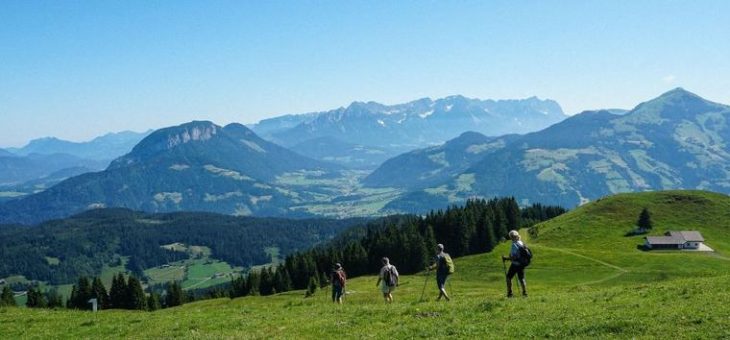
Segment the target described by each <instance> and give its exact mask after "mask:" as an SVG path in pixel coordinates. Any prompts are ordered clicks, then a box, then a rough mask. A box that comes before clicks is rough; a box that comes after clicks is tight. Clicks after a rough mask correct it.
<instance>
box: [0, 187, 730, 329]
mask: <svg viewBox="0 0 730 340" xmlns="http://www.w3.org/2000/svg"><path fill="white" fill-rule="evenodd" d="M729 204H730V198H728V197H727V196H724V195H717V194H712V193H706V192H686V191H685V192H661V193H642V194H631V195H619V196H614V197H610V198H606V199H603V200H601V201H599V202H595V203H592V204H589V205H586V206H584V207H582V208H579V209H576V210H574V211H572V212H570V213H568V214H565V215H563V216H561V217H559V218H556V219H554V220H551V221H549V222H546V223H543V224H541V225H539V226H538V229H539V233H538V237H537V238H533V239H529V240H528V242H529V244H530V246H531V248H532V249H533V250H534V253H535V258H534V262H533V264H532V265H531V267H530V268H529V269H528V272H527V280H528V289H529V293H530V296H529V297H528V298H514V299H507V298H505V297H504V279H503V277H504V272H503V267H502V263H501V261H500V260H499V255H501V254H503V253H506V252H507V249H508V246H509V244H507V243H503V244H500V245H499V246H498V247H497V248H496V249H495V251H493V252H492V253H489V254H480V255H475V256H468V257H463V258H459V259H456V268H457V273H456V274H454V277H453V278H452V280H451V282H450V284H449V285H448V286H447V289H449V291H450V293H451V294H452V297H453V301H451V302H440V303H439V302H435V301H433V300H434V298H435V297H436V296H437V290H436V288H435V282H434V279H433V276H429V277H428V282H426V283H427V285H426V300H427V301H426V302H422V301H420V296H421V292H422V289H423V288H424V282H425V281H424V280H425V279H426V276H425V275H424V274H421V275H413V276H404V277H403V278H402V280H401V286H400V287H399V289H398V290H397V291H396V293H395V294H394V295H395V299H396V302H395V303H394V304H392V305H385V304H384V303H383V302H382V298H381V296H380V294H379V292H378V291H377V289H376V287H375V281H376V279H375V277H372V276H371V277H360V278H357V279H353V280H350V281H349V283H348V291H349V294H348V295H347V298H346V300H345V304H344V305H342V306H336V305H332V303H331V302H330V300H329V290H325V291H319V292H317V294H316V295H315V296H314V297H313V298H307V299H305V298H304V297H303V296H304V293H303V292H301V291H296V292H288V293H285V294H280V295H275V296H271V297H246V298H239V299H234V300H230V299H217V300H208V301H201V302H196V303H191V304H188V305H184V306H182V307H178V308H172V309H167V310H161V311H157V312H153V313H147V312H129V311H101V312H99V313H97V314H91V313H87V312H75V311H65V310H63V311H48V310H29V309H25V308H23V309H21V308H5V309H0V333H2V334H3V335H7V336H8V337H9V338H18V337H39V338H47V337H55V336H59V335H61V336H63V337H68V338H79V337H86V338H89V337H100V336H101V337H134V338H158V337H186V338H201V337H205V338H209V337H212V338H221V337H235V338H262V339H263V338H266V339H268V338H334V337H344V338H363V337H371V338H385V337H395V338H434V337H445V336H446V337H453V338H508V337H511V338H514V337H554V338H582V339H584V338H588V337H597V338H666V337H668V336H669V337H671V338H728V337H730V307H728V306H727V301H730V291H729V290H728V289H727V286H728V284H730V258H729V257H728V255H729V254H730V248H729V247H728V244H729V241H730V235H729V234H728V233H727V231H728V224H730V219H728V216H727V215H726V214H727V213H728V212H730V209H728V208H730V206H729ZM642 207H647V208H649V210H650V211H651V212H652V213H653V220H654V225H655V231H654V232H653V234H661V233H662V232H663V231H664V230H665V229H698V230H700V231H701V232H702V233H703V235H705V238H706V239H707V244H709V245H710V246H711V247H713V248H715V249H716V250H717V252H716V253H696V252H669V251H661V252H645V251H641V250H639V249H637V247H636V246H637V245H638V244H641V243H642V242H643V240H642V238H641V237H640V236H636V237H625V236H623V235H624V234H625V233H626V232H627V231H628V230H630V229H631V228H632V227H633V224H634V222H635V220H636V218H637V217H638V214H639V212H640V210H641V208H642ZM690 223H693V224H690ZM664 226H666V227H664ZM685 226H687V228H685ZM690 227H691V228H690ZM524 234H526V233H524ZM394 264H395V265H398V261H397V259H394ZM345 269H347V268H345Z"/></svg>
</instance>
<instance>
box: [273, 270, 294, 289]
mask: <svg viewBox="0 0 730 340" xmlns="http://www.w3.org/2000/svg"><path fill="white" fill-rule="evenodd" d="M274 288H276V292H277V293H283V292H288V291H290V290H291V289H292V288H291V278H290V277H289V273H288V272H287V270H286V268H285V267H284V265H279V267H277V268H276V273H275V274H274Z"/></svg>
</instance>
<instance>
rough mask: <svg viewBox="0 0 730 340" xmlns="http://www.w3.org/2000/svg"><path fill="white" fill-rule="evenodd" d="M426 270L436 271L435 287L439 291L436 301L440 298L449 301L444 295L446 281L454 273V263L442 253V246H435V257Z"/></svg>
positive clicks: (446, 295) (447, 296) (447, 255)
mask: <svg viewBox="0 0 730 340" xmlns="http://www.w3.org/2000/svg"><path fill="white" fill-rule="evenodd" d="M426 269H428V270H429V271H430V270H433V269H436V285H437V286H438V289H439V297H438V298H437V299H436V301H439V300H441V298H442V297H443V298H446V301H451V299H450V298H449V295H448V294H446V279H448V278H449V275H451V274H453V273H454V261H453V260H451V256H449V254H447V253H444V245H443V244H441V243H439V244H437V245H436V256H435V257H434V258H433V263H432V264H431V265H430V266H428V267H427V268H426Z"/></svg>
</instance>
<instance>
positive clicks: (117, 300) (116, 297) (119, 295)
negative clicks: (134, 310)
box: [109, 273, 127, 309]
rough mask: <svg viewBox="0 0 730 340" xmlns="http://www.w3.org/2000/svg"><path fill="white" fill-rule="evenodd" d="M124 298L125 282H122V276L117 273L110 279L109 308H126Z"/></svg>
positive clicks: (125, 291)
mask: <svg viewBox="0 0 730 340" xmlns="http://www.w3.org/2000/svg"><path fill="white" fill-rule="evenodd" d="M126 296H127V282H126V281H125V280H124V274H122V273H119V274H118V275H117V276H115V277H114V278H113V279H112V287H111V289H110V290H109V301H110V304H111V308H116V309H125V308H127V302H126V299H127V298H126Z"/></svg>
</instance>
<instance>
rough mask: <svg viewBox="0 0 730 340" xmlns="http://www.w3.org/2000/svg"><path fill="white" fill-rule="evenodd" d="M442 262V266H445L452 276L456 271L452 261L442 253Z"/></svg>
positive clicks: (447, 255)
mask: <svg viewBox="0 0 730 340" xmlns="http://www.w3.org/2000/svg"><path fill="white" fill-rule="evenodd" d="M442 261H443V264H442V266H446V268H447V269H448V273H449V274H453V273H454V271H456V266H454V260H452V259H451V256H450V255H449V254H446V253H444V256H443V257H442Z"/></svg>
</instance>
